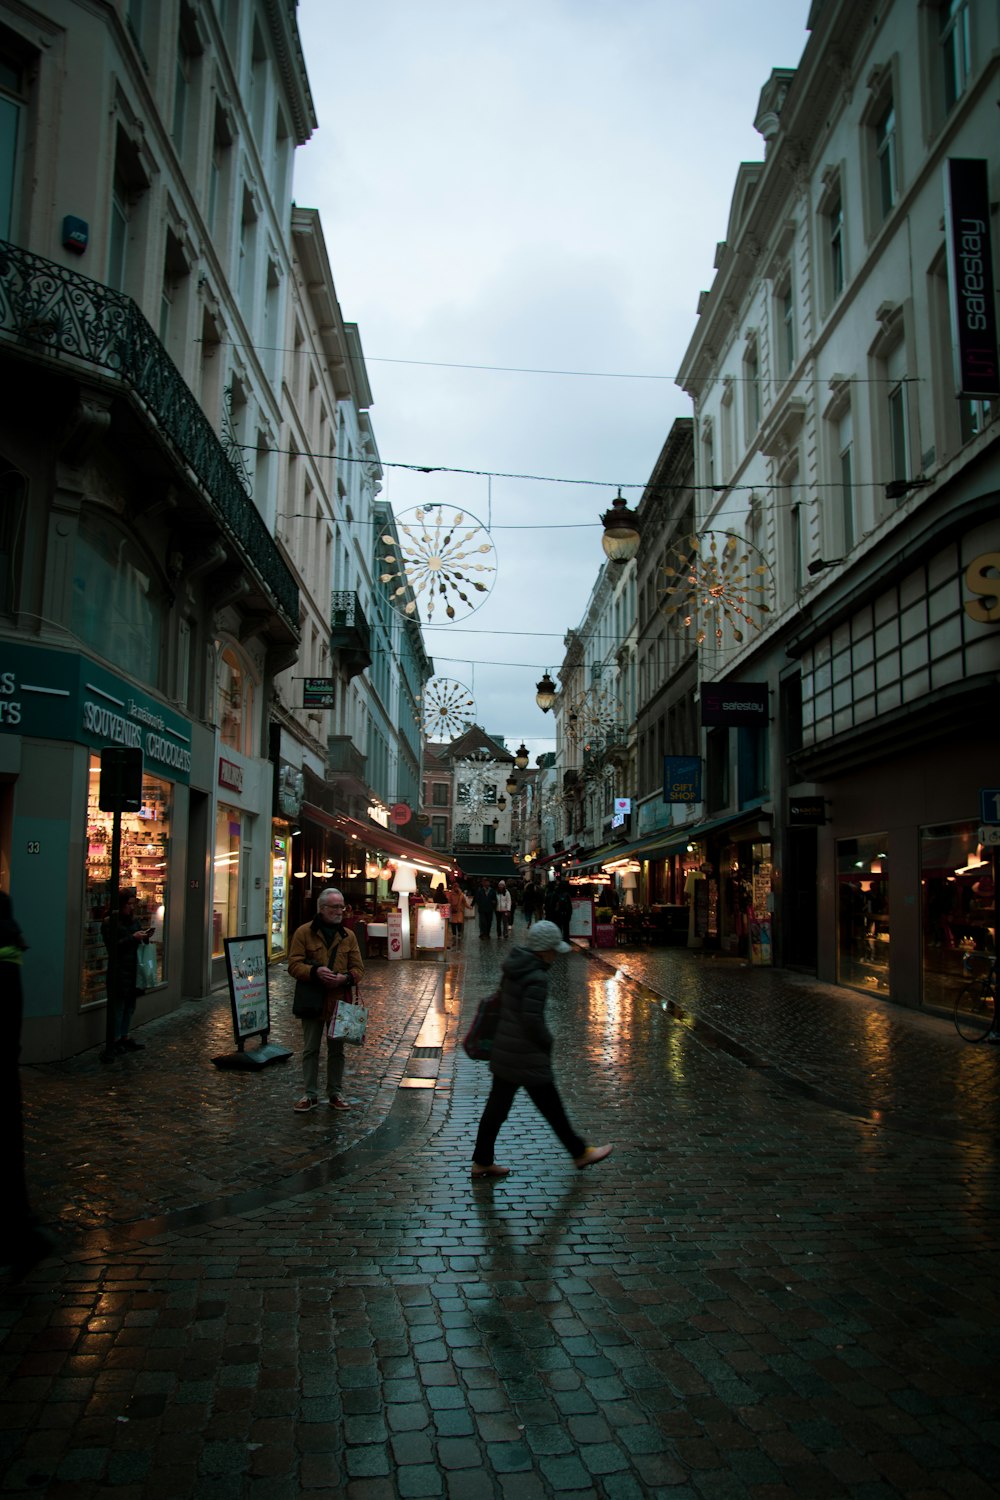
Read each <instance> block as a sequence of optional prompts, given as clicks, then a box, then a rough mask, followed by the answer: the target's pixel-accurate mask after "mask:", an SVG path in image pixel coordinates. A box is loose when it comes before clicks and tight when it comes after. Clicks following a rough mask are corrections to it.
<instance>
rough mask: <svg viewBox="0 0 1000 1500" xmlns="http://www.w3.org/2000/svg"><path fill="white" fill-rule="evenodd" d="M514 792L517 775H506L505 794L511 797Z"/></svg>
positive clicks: (515, 790)
mask: <svg viewBox="0 0 1000 1500" xmlns="http://www.w3.org/2000/svg"><path fill="white" fill-rule="evenodd" d="M516 792H517V777H516V776H513V775H511V776H508V777H507V795H508V797H513V796H514V795H515V793H516Z"/></svg>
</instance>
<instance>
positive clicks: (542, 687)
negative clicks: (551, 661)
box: [535, 670, 556, 714]
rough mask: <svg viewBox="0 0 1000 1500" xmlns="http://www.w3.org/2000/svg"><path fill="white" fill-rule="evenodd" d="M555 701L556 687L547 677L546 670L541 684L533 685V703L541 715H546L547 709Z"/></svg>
mask: <svg viewBox="0 0 1000 1500" xmlns="http://www.w3.org/2000/svg"><path fill="white" fill-rule="evenodd" d="M555 701H556V685H555V683H554V682H553V681H552V678H551V677H550V676H549V674H548V670H546V672H545V676H544V677H543V678H542V680H541V682H537V683H536V684H535V702H536V703H537V704H538V707H539V708H540V709H541V710H542V713H543V714H547V713H548V711H549V709H550V708H552V707H553V705H554V704H555Z"/></svg>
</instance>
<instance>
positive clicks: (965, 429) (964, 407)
mask: <svg viewBox="0 0 1000 1500" xmlns="http://www.w3.org/2000/svg"><path fill="white" fill-rule="evenodd" d="M993 410H994V403H993V402H992V401H974V400H971V399H969V398H966V399H965V400H962V401H959V403H958V421H959V429H960V432H961V436H962V442H963V443H968V442H971V440H972V439H973V438H974V437H978V435H979V434H980V433H981V432H982V430H983V428H984V427H986V425H987V424H988V422H989V421H990V419H991V417H992V415H993Z"/></svg>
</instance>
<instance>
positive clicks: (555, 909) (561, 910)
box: [545, 879, 573, 943]
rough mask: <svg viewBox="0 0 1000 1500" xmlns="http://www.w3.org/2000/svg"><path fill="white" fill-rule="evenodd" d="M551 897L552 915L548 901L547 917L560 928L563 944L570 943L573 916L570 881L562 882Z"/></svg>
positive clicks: (564, 880) (546, 906)
mask: <svg viewBox="0 0 1000 1500" xmlns="http://www.w3.org/2000/svg"><path fill="white" fill-rule="evenodd" d="M551 895H552V905H551V915H550V909H549V902H548V901H546V903H545V915H546V916H547V917H550V920H551V921H553V922H554V923H555V924H556V926H557V927H558V928H559V931H560V932H561V933H562V936H563V942H564V943H568V942H569V924H570V918H571V917H572V915H573V892H572V890H571V888H570V883H569V881H568V880H566V879H563V880H560V881H559V884H558V885H557V886H556V887H555V889H554V890H553V891H552V893H551Z"/></svg>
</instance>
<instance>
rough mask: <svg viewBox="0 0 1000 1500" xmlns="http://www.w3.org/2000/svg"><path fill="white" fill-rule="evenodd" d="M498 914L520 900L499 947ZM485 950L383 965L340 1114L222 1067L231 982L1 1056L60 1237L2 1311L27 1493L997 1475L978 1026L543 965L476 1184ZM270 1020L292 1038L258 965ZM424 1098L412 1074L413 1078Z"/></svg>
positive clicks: (499, 1488)
mask: <svg viewBox="0 0 1000 1500" xmlns="http://www.w3.org/2000/svg"><path fill="white" fill-rule="evenodd" d="M522 930H523V929H522V927H521V925H520V920H519V921H518V925H517V930H516V933H515V941H516V937H517V934H518V933H519V932H521V931H522ZM499 961H500V945H499V944H497V943H496V942H490V943H489V944H486V943H478V942H476V941H474V940H471V939H469V940H467V943H466V947H465V949H464V950H460V951H459V952H458V953H457V954H454V955H449V961H448V964H447V966H442V965H439V964H434V963H431V962H420V963H410V964H387V963H372V964H371V965H370V967H369V975H368V977H367V979H366V984H365V998H366V1000H367V1001H368V1003H369V1004H370V1005H371V1007H372V1024H371V1032H370V1039H369V1042H368V1043H367V1044H366V1046H365V1047H364V1048H363V1049H361V1050H360V1051H359V1053H358V1055H357V1056H356V1057H351V1058H350V1059H349V1064H348V1074H347V1079H346V1088H347V1092H348V1094H349V1096H350V1097H351V1098H352V1100H353V1101H354V1104H355V1109H354V1110H353V1111H352V1112H351V1113H350V1114H347V1115H342V1116H341V1115H335V1114H333V1113H332V1112H330V1111H327V1110H324V1109H319V1110H316V1111H314V1112H313V1113H312V1114H310V1115H308V1116H305V1117H304V1118H300V1117H297V1116H295V1115H293V1113H292V1111H291V1105H292V1103H293V1102H294V1100H295V1098H297V1097H298V1094H299V1093H300V1092H301V1089H300V1074H299V1058H298V1055H296V1056H295V1057H293V1058H291V1059H289V1061H288V1062H286V1063H278V1064H275V1065H273V1066H270V1067H268V1068H266V1069H263V1070H262V1071H261V1072H260V1073H253V1074H251V1073H236V1072H222V1071H219V1070H217V1069H216V1068H215V1067H214V1066H213V1065H212V1061H211V1059H212V1057H213V1056H214V1055H216V1054H217V1053H220V1052H223V1051H227V1050H229V1049H230V1047H231V1045H232V1043H231V1033H230V1027H229V1006H228V999H227V998H226V996H225V995H219V996H217V997H216V998H215V999H214V1000H213V1001H211V1002H198V1003H191V1004H189V1005H187V1006H185V1007H184V1008H183V1010H181V1011H179V1012H178V1013H176V1014H175V1015H174V1016H171V1017H168V1018H166V1019H164V1020H162V1021H158V1022H154V1023H152V1024H151V1025H149V1026H147V1027H144V1028H141V1029H140V1030H139V1031H138V1032H137V1035H139V1036H140V1037H141V1039H142V1040H143V1041H144V1042H146V1043H147V1047H146V1050H145V1051H144V1052H143V1053H141V1054H137V1055H136V1056H135V1057H132V1058H129V1059H126V1060H125V1061H124V1062H122V1063H120V1064H115V1065H114V1066H113V1067H111V1068H102V1066H101V1064H100V1063H99V1062H98V1061H97V1060H96V1057H94V1056H93V1055H88V1056H86V1057H83V1058H80V1059H77V1060H75V1061H74V1062H72V1063H70V1064H62V1065H52V1066H49V1067H45V1068H33V1069H28V1070H25V1075H24V1087H25V1110H26V1125H27V1134H28V1149H29V1169H30V1174H31V1182H32V1190H33V1198H34V1202H35V1206H36V1208H37V1210H38V1211H39V1213H40V1215H41V1217H42V1218H43V1219H44V1220H45V1221H46V1222H47V1223H48V1224H49V1225H51V1226H52V1227H53V1229H54V1230H55V1231H56V1232H57V1233H58V1236H59V1241H60V1253H59V1255H58V1256H57V1257H54V1258H53V1259H51V1260H49V1261H46V1262H45V1263H43V1264H42V1265H41V1266H39V1267H38V1268H37V1269H36V1271H35V1272H34V1273H33V1274H32V1275H31V1277H30V1278H29V1279H28V1280H27V1281H25V1282H24V1283H23V1284H22V1285H20V1286H18V1287H16V1288H13V1289H10V1288H8V1289H7V1290H6V1291H5V1292H4V1294H3V1298H2V1318H3V1329H2V1332H3V1340H2V1344H0V1357H2V1361H3V1364H2V1373H3V1381H4V1384H3V1388H2V1404H0V1411H2V1414H3V1415H2V1424H3V1450H2V1452H3V1469H2V1472H3V1482H4V1486H5V1488H6V1489H7V1490H9V1491H11V1492H15V1493H17V1492H29V1493H35V1494H43V1495H46V1496H49V1497H52V1500H57V1497H58V1500H93V1497H96V1496H103V1495H106V1494H109V1493H113V1494H114V1495H116V1496H119V1497H123V1500H172V1497H187V1496H194V1497H198V1500H201V1497H219V1500H244V1497H256V1496H259V1497H262V1500H286V1497H287V1500H291V1497H295V1496H299V1495H302V1494H308V1495H310V1496H316V1497H334V1496H348V1497H350V1500H389V1497H397V1496H399V1497H409V1496H445V1497H449V1500H479V1497H493V1496H496V1497H500V1496H515V1495H516V1497H517V1500H533V1497H543V1496H545V1497H548V1496H560V1497H572V1496H580V1497H583V1496H587V1497H591V1496H593V1497H608V1500H618V1497H622V1500H625V1497H633V1496H635V1497H638V1496H646V1495H653V1496H657V1495H665V1496H669V1497H671V1500H694V1497H704V1500H740V1497H752V1500H779V1497H788V1500H791V1497H793V1496H796V1497H807V1500H813V1497H826V1496H844V1495H847V1496H855V1497H860V1500H889V1497H895V1496H907V1497H913V1500H944V1497H956V1496H961V1497H962V1500H985V1497H987V1496H993V1495H995V1494H996V1493H997V1490H998V1487H1000V1420H998V1408H997V1399H996V1390H995V1385H996V1374H995V1372H996V1368H997V1355H998V1330H1000V1307H998V1294H997V1290H996V1289H997V1284H998V1281H997V1272H998V1269H1000V1257H998V1254H997V1251H998V1232H997V1231H998V1212H997V1210H998V1176H997V1146H998V1131H997V1120H998V1110H997V1103H998V1079H1000V1049H998V1048H986V1047H978V1048H977V1047H969V1046H966V1045H964V1044H963V1043H962V1042H961V1041H960V1040H959V1039H958V1038H957V1037H956V1036H955V1034H954V1031H953V1029H952V1028H951V1026H950V1023H948V1022H946V1021H942V1020H938V1019H936V1018H933V1017H926V1016H921V1015H916V1014H912V1013H910V1012H903V1011H900V1010H897V1009H894V1008H892V1007H890V1006H889V1005H888V1004H886V1003H885V1002H880V1001H877V1000H874V999H872V998H870V997H868V996H863V995H857V996H856V995H853V994H850V993H848V992H846V991H843V990H837V989H834V988H832V987H830V986H824V985H819V984H816V983H815V982H814V981H806V980H797V979H792V978H790V977H789V976H787V975H784V974H778V973H772V972H770V971H751V970H746V969H743V968H742V967H740V966H738V965H734V964H731V963H724V962H722V961H712V960H709V959H705V958H701V957H699V956H698V955H695V954H690V953H688V952H687V951H686V950H672V949H667V950H642V951H638V950H621V951H618V952H614V951H611V952H594V953H590V954H585V953H583V952H577V953H574V954H572V955H570V956H569V957H568V958H566V959H565V960H561V961H560V962H559V964H558V965H557V967H556V968H555V969H554V970H553V984H552V994H551V999H550V1011H551V1020H552V1025H553V1029H554V1031H555V1032H556V1036H557V1053H556V1069H557V1076H558V1078H559V1081H560V1087H561V1090H562V1093H563V1097H564V1099H565V1101H566V1103H567V1108H568V1111H569V1113H570V1116H571V1118H572V1119H573V1121H574V1123H575V1124H576V1126H577V1128H578V1129H579V1130H580V1131H581V1133H582V1134H584V1135H585V1136H586V1137H587V1139H588V1140H590V1141H591V1142H599V1141H605V1140H607V1141H613V1142H614V1143H615V1152H614V1155H613V1156H612V1157H611V1158H610V1160H609V1161H607V1162H605V1163H603V1164H601V1165H600V1166H598V1167H596V1168H594V1169H593V1170H592V1171H588V1172H585V1173H578V1172H576V1171H575V1170H574V1169H573V1166H572V1163H571V1162H570V1161H569V1160H568V1158H566V1157H565V1155H564V1154H563V1153H562V1151H561V1148H560V1147H559V1146H558V1144H557V1142H556V1141H555V1139H554V1137H553V1136H552V1135H551V1134H550V1132H549V1131H548V1128H547V1126H545V1124H544V1123H543V1122H542V1121H541V1119H540V1117H539V1116H537V1114H536V1113H535V1112H534V1110H533V1109H532V1107H531V1105H530V1104H529V1103H528V1101H527V1100H526V1099H524V1097H523V1096H519V1098H518V1101H517V1102H516V1104H515V1107H514V1110H513V1112H512V1114H511V1117H510V1120H509V1121H508V1123H507V1125H506V1126H505V1127H504V1129H503V1131H502V1132H501V1135H500V1140H499V1143H498V1160H500V1161H501V1162H503V1163H504V1164H505V1165H508V1166H509V1167H510V1168H511V1175H510V1177H509V1178H507V1179H506V1180H504V1181H503V1182H500V1183H498V1184H496V1185H491V1184H489V1183H483V1182H480V1183H475V1184H473V1183H472V1182H471V1181H470V1178H469V1157H470V1151H471V1141H472V1137H473V1134H474V1129H475V1124H476V1121H477V1119H478V1115H479V1112H480V1110H481V1108H482V1104H483V1102H484V1100H485V1096H486V1093H487V1091H488V1085H489V1075H488V1070H487V1069H486V1068H485V1067H483V1066H482V1065H479V1064H475V1063H472V1062H470V1061H469V1060H468V1059H467V1058H465V1056H464V1054H462V1053H461V1051H460V1049H458V1048H457V1039H458V1037H459V1036H460V1035H461V1025H462V1021H463V1019H464V1020H467V1019H468V1018H469V1016H470V1015H471V1011H472V1008H473V1007H474V1005H475V1002H476V1000H477V999H478V998H479V997H480V996H481V995H482V994H484V993H486V992H487V990H488V989H489V988H491V987H492V983H493V980H494V978H495V976H496V973H497V970H498V966H499ZM271 984H272V1006H273V1018H274V1030H273V1038H274V1039H275V1040H281V1041H285V1042H286V1043H287V1044H288V1045H290V1046H292V1047H294V1048H295V1049H296V1054H298V1051H299V1040H298V1026H297V1023H295V1022H294V1021H293V1020H292V1018H291V1016H290V1013H289V1009H290V1007H289V986H288V983H287V979H286V977H285V976H284V975H283V974H282V973H281V971H279V970H274V971H273V972H272V979H271ZM428 1085H430V1086H428Z"/></svg>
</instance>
